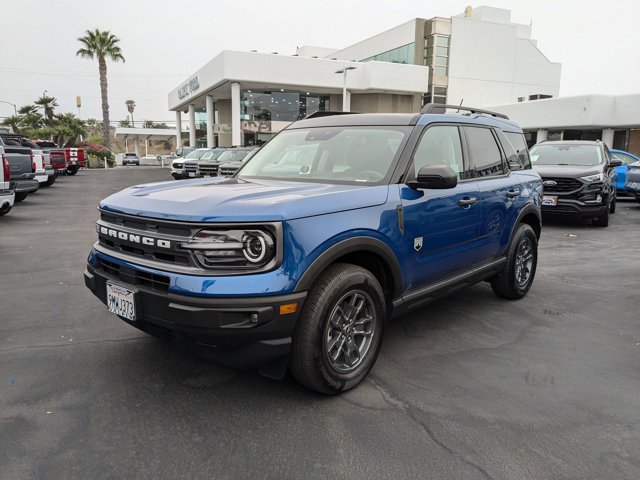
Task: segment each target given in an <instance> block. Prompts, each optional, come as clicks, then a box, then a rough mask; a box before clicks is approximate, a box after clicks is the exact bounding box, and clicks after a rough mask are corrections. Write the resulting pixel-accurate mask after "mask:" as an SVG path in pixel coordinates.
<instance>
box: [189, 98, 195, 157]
mask: <svg viewBox="0 0 640 480" xmlns="http://www.w3.org/2000/svg"><path fill="white" fill-rule="evenodd" d="M189 146H190V147H195V146H196V106H195V105H194V104H190V105H189Z"/></svg>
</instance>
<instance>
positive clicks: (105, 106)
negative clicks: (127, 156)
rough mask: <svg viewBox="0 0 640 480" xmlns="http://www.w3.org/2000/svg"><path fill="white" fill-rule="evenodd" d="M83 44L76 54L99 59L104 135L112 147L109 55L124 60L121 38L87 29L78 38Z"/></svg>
mask: <svg viewBox="0 0 640 480" xmlns="http://www.w3.org/2000/svg"><path fill="white" fill-rule="evenodd" d="M78 41H79V42H80V43H81V44H82V45H83V47H82V48H81V49H79V50H78V51H77V52H76V55H77V56H79V57H82V58H90V59H94V58H96V57H97V59H98V71H99V73H100V94H101V96H102V135H103V137H104V145H105V147H107V148H109V149H110V148H111V138H110V132H109V98H108V96H107V60H106V59H107V57H108V58H110V59H111V60H113V61H114V62H117V61H119V60H122V61H123V62H124V57H123V56H122V50H121V49H120V46H119V45H118V43H120V39H119V38H118V37H116V36H115V35H113V34H112V33H111V32H109V31H106V30H105V31H100V30H98V29H97V28H96V29H95V31H93V32H92V31H91V30H87V31H86V32H85V36H84V37H80V38H78Z"/></svg>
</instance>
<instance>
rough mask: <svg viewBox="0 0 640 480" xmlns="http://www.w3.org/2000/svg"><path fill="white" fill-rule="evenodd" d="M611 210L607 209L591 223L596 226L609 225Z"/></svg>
mask: <svg viewBox="0 0 640 480" xmlns="http://www.w3.org/2000/svg"><path fill="white" fill-rule="evenodd" d="M609 210H610V208H607V209H605V211H604V213H603V214H602V215H600V216H599V217H595V218H594V219H593V220H592V221H591V223H593V224H594V225H595V226H596V227H608V226H609Z"/></svg>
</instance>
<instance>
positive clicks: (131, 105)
mask: <svg viewBox="0 0 640 480" xmlns="http://www.w3.org/2000/svg"><path fill="white" fill-rule="evenodd" d="M124 104H125V105H126V106H127V111H128V112H129V115H131V126H132V127H135V126H136V122H135V121H134V120H133V111H134V110H135V109H136V102H134V101H133V100H127V101H126V102H124Z"/></svg>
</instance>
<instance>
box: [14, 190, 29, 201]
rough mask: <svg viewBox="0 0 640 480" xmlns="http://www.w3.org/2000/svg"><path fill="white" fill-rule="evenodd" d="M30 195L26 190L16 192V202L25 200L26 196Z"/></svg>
mask: <svg viewBox="0 0 640 480" xmlns="http://www.w3.org/2000/svg"><path fill="white" fill-rule="evenodd" d="M28 196H29V194H28V193H25V192H20V193H16V200H15V201H16V202H21V201H23V200H24V199H25V198H27V197H28Z"/></svg>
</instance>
